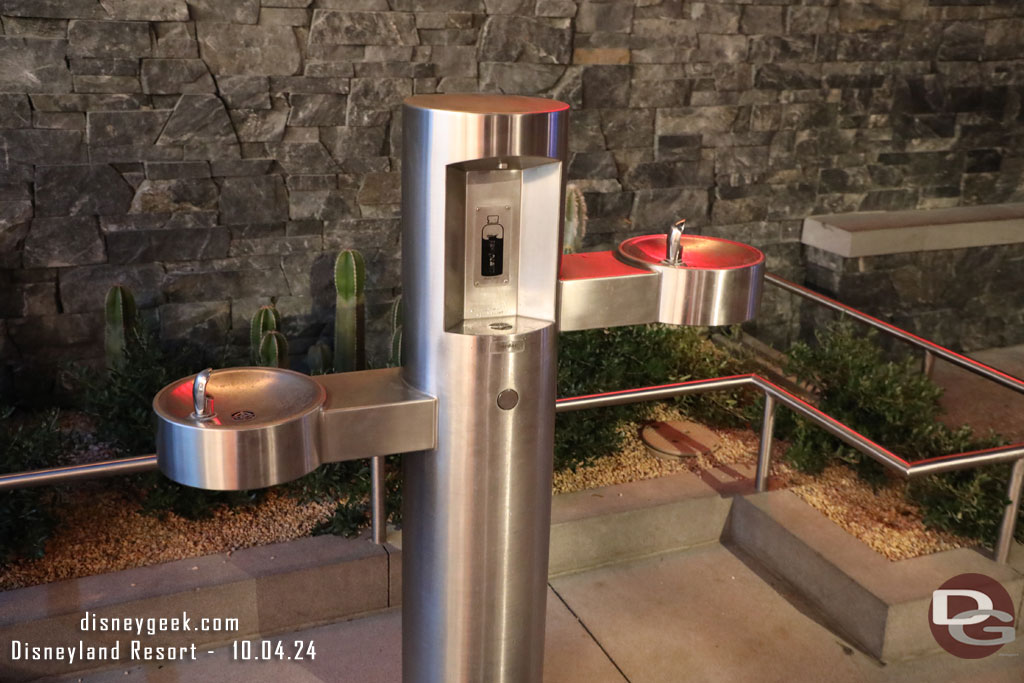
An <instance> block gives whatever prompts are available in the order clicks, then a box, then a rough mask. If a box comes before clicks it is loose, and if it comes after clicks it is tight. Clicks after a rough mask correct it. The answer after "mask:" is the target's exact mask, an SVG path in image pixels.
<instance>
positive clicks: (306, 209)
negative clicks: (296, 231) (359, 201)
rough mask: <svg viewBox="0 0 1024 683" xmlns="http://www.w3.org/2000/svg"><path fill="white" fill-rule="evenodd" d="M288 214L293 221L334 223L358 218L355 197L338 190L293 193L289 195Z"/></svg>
mask: <svg viewBox="0 0 1024 683" xmlns="http://www.w3.org/2000/svg"><path fill="white" fill-rule="evenodd" d="M288 213H289V217H290V218H291V219H292V220H296V221H302V220H310V219H316V220H325V221H334V220H339V219H343V218H358V217H359V215H360V214H359V208H358V206H357V205H356V201H355V197H351V196H346V193H343V192H341V191H338V190H316V191H311V192H300V191H293V192H290V193H289V194H288Z"/></svg>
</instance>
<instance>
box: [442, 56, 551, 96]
mask: <svg viewBox="0 0 1024 683" xmlns="http://www.w3.org/2000/svg"><path fill="white" fill-rule="evenodd" d="M565 70H566V67H564V66H561V65H558V64H533V63H530V62H517V63H514V64H510V63H505V62H482V63H481V64H480V90H481V91H482V92H498V93H509V94H512V93H518V94H523V95H537V94H539V93H541V92H543V91H545V90H548V89H550V88H553V87H554V86H555V84H556V83H558V80H559V79H560V78H561V77H562V76H563V75H564V74H565ZM445 80H447V79H445Z"/></svg>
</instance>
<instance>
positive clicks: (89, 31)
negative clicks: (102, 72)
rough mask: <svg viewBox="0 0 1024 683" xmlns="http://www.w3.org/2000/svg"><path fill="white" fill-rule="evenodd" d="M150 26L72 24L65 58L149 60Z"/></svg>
mask: <svg viewBox="0 0 1024 683" xmlns="http://www.w3.org/2000/svg"><path fill="white" fill-rule="evenodd" d="M152 52H153V46H152V41H151V38H150V33H149V24H147V23H145V22H135V21H78V20H76V21H72V22H71V23H70V24H69V25H68V55H69V56H72V57H149V56H150V55H151V54H152Z"/></svg>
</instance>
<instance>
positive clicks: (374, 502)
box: [370, 455, 388, 545]
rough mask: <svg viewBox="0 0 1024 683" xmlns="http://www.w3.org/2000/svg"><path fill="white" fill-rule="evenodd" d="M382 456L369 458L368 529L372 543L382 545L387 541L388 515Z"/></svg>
mask: <svg viewBox="0 0 1024 683" xmlns="http://www.w3.org/2000/svg"><path fill="white" fill-rule="evenodd" d="M385 464H386V462H385V460H384V456H383V455H379V456H377V457H375V458H370V527H371V530H372V534H373V542H374V543H376V544H377V545H383V544H384V543H385V542H386V541H387V540H388V514H387V509H386V507H385V498H386V496H385V490H384V489H385V483H384V467H385Z"/></svg>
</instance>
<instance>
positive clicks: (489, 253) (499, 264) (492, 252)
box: [480, 215, 505, 277]
mask: <svg viewBox="0 0 1024 683" xmlns="http://www.w3.org/2000/svg"><path fill="white" fill-rule="evenodd" d="M498 218H499V217H498V216H497V215H491V216H488V217H487V223H486V224H485V225H484V227H483V230H481V231H480V237H481V245H480V275H482V276H483V277H496V276H498V275H501V274H502V268H503V261H504V256H505V228H504V226H502V225H501V223H499V222H498Z"/></svg>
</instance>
